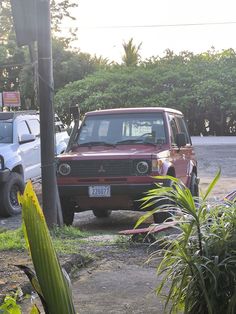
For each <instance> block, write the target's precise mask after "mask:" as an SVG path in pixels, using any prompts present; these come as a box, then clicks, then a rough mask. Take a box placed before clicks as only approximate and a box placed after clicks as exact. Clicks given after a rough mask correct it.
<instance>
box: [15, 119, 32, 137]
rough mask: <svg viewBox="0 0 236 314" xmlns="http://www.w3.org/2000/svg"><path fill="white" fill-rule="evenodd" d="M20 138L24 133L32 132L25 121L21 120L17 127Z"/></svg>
mask: <svg viewBox="0 0 236 314" xmlns="http://www.w3.org/2000/svg"><path fill="white" fill-rule="evenodd" d="M17 132H18V138H21V136H22V135H23V134H30V130H29V128H28V126H27V124H26V122H25V121H21V122H20V123H19V124H18V127H17Z"/></svg>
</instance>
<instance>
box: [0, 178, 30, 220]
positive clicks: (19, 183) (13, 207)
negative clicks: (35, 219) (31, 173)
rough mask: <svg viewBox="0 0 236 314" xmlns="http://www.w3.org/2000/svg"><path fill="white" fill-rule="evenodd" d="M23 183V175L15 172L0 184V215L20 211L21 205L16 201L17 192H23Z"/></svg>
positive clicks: (8, 214)
mask: <svg viewBox="0 0 236 314" xmlns="http://www.w3.org/2000/svg"><path fill="white" fill-rule="evenodd" d="M24 188H25V183H24V180H23V177H22V176H21V175H20V174H19V173H16V172H12V173H11V174H10V175H9V178H8V181H7V182H5V183H4V184H3V185H2V186H1V191H0V204H1V205H0V215H1V216H2V217H10V216H14V215H17V214H19V213H20V212H21V206H20V204H19V203H18V199H17V193H18V192H20V193H23V192H24Z"/></svg>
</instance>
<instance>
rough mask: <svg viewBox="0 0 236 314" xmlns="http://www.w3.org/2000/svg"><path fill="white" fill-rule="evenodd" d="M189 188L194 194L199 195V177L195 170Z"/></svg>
mask: <svg viewBox="0 0 236 314" xmlns="http://www.w3.org/2000/svg"><path fill="white" fill-rule="evenodd" d="M189 190H190V192H191V194H192V196H199V187H198V179H197V176H196V173H194V172H193V173H192V175H191V180H190V186H189Z"/></svg>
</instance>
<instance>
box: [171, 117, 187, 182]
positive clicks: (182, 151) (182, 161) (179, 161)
mask: <svg viewBox="0 0 236 314" xmlns="http://www.w3.org/2000/svg"><path fill="white" fill-rule="evenodd" d="M168 119H169V125H170V133H171V157H172V162H173V164H174V168H175V174H176V177H177V178H179V179H181V181H182V182H183V183H184V184H187V181H188V175H189V162H190V157H191V152H190V150H191V143H190V138H189V136H188V134H186V141H187V144H186V146H184V147H178V146H177V144H176V135H177V133H180V132H183V130H181V129H180V126H179V124H180V122H179V121H178V119H182V118H181V117H179V118H178V117H177V116H176V115H174V114H168ZM185 132H186V130H185V131H184V133H185Z"/></svg>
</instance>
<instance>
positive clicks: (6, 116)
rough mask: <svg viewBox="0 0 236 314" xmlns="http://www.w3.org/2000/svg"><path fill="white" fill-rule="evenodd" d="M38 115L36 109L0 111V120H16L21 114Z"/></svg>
mask: <svg viewBox="0 0 236 314" xmlns="http://www.w3.org/2000/svg"><path fill="white" fill-rule="evenodd" d="M31 115H37V113H36V111H33V110H29V111H10V112H0V120H14V119H15V118H16V117H19V116H31Z"/></svg>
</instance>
